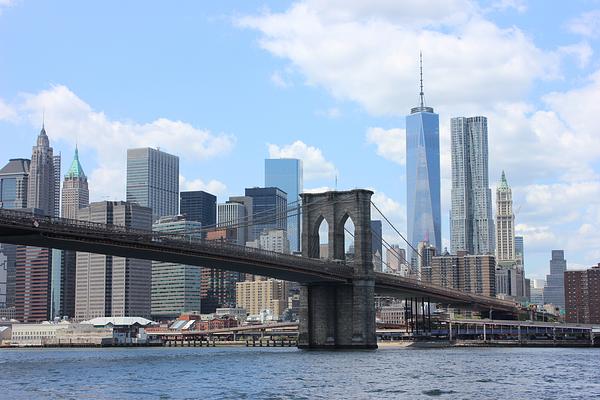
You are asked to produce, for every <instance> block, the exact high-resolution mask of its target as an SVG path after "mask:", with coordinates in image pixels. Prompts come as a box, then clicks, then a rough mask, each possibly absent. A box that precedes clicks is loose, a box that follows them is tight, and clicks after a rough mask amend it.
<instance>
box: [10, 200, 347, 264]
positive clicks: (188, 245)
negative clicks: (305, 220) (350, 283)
mask: <svg viewBox="0 0 600 400" xmlns="http://www.w3.org/2000/svg"><path fill="white" fill-rule="evenodd" d="M0 220H1V221H3V222H4V223H5V224H7V225H14V226H15V227H27V228H31V227H33V228H35V229H40V230H43V229H46V230H49V231H51V232H54V233H60V232H62V233H64V232H68V233H75V234H82V235H92V236H97V237H103V238H109V239H114V238H120V239H124V240H131V241H133V242H144V243H147V244H153V245H165V246H169V247H177V248H179V249H182V250H197V249H198V247H201V248H202V249H203V250H209V251H210V250H211V249H212V250H214V251H215V252H217V253H222V252H223V251H226V252H227V254H229V255H237V256H239V257H251V258H253V259H259V260H261V261H267V262H277V263H281V264H293V265H301V266H312V267H315V268H320V269H322V270H329V271H331V272H333V271H335V270H338V271H339V272H340V273H347V272H348V269H349V268H350V267H348V266H346V265H345V264H343V263H337V262H332V261H324V260H319V259H313V258H305V257H299V256H293V255H289V254H283V253H278V252H274V251H269V250H264V249H257V248H253V247H246V246H242V245H238V244H234V243H230V242H226V241H222V240H206V239H203V238H201V237H200V236H199V235H198V234H185V233H172V232H158V231H148V230H143V229H136V228H129V227H125V226H122V225H113V224H103V223H98V222H90V221H82V220H76V219H69V218H60V217H52V216H43V215H35V214H32V213H30V212H24V211H17V210H8V209H0ZM57 228H58V229H57ZM332 270H333V271H332Z"/></svg>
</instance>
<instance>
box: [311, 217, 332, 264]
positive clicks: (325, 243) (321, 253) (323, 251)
mask: <svg viewBox="0 0 600 400" xmlns="http://www.w3.org/2000/svg"><path fill="white" fill-rule="evenodd" d="M315 227H316V229H315V230H316V232H315V233H316V236H317V237H318V242H317V246H316V254H315V255H314V257H315V258H320V259H323V260H326V259H331V257H330V252H329V223H328V222H327V220H326V219H325V217H323V216H322V215H321V216H319V218H317V223H316V224H315Z"/></svg>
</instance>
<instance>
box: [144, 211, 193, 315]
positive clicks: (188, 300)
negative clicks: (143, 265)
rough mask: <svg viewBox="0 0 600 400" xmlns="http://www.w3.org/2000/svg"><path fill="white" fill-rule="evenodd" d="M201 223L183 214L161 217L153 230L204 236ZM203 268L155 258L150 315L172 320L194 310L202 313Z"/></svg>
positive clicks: (153, 262)
mask: <svg viewBox="0 0 600 400" xmlns="http://www.w3.org/2000/svg"><path fill="white" fill-rule="evenodd" d="M201 226H202V224H201V223H200V222H197V221H188V220H187V219H186V218H185V217H183V216H173V217H162V218H160V219H159V220H158V221H156V222H155V223H154V224H153V225H152V230H154V231H158V232H165V233H174V234H186V233H188V232H190V233H192V236H195V237H197V238H201V237H202V235H201V233H200V228H201ZM201 269H202V268H201V267H199V266H196V265H183V264H176V263H172V262H165V261H152V294H151V309H152V310H151V314H152V317H153V318H155V319H173V318H176V317H178V316H179V315H181V314H183V313H187V312H191V311H197V312H200V310H201V308H200V279H201Z"/></svg>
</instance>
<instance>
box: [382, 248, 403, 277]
mask: <svg viewBox="0 0 600 400" xmlns="http://www.w3.org/2000/svg"><path fill="white" fill-rule="evenodd" d="M385 259H386V263H387V265H388V268H389V269H390V270H391V271H388V272H391V273H393V274H399V275H402V276H407V275H408V268H407V266H406V250H404V249H401V248H400V246H398V245H397V244H393V245H392V246H391V247H390V248H389V249H387V250H386V254H385Z"/></svg>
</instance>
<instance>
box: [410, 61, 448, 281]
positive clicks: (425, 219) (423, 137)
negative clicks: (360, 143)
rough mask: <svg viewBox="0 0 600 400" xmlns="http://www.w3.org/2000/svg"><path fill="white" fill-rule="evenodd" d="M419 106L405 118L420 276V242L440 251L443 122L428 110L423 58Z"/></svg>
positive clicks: (412, 232) (414, 261)
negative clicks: (424, 89) (425, 95)
mask: <svg viewBox="0 0 600 400" xmlns="http://www.w3.org/2000/svg"><path fill="white" fill-rule="evenodd" d="M420 71H421V92H420V105H419V106H418V107H413V108H412V109H411V110H410V115H408V116H407V117H406V185H407V186H406V196H407V201H406V204H407V221H408V241H409V243H410V245H411V246H412V248H409V249H407V250H408V253H409V254H410V258H409V260H410V263H411V272H412V273H417V271H416V265H417V252H416V249H417V248H418V244H419V242H423V241H425V242H429V244H430V245H432V246H434V247H435V249H436V254H440V250H441V239H442V238H441V216H440V123H439V116H438V114H436V113H434V112H433V108H432V107H425V104H424V93H423V61H422V57H421V59H420Z"/></svg>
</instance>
